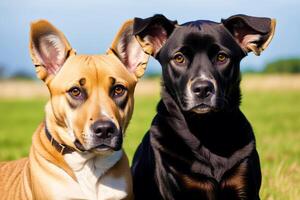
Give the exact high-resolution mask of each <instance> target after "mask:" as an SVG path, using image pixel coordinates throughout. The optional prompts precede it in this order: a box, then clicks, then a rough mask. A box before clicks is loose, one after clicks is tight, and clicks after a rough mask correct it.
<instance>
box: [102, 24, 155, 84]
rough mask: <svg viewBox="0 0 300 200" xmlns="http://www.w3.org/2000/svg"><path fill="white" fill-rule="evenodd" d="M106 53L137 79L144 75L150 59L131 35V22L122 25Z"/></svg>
mask: <svg viewBox="0 0 300 200" xmlns="http://www.w3.org/2000/svg"><path fill="white" fill-rule="evenodd" d="M107 53H108V54H115V55H116V56H117V57H118V58H119V59H120V61H121V62H122V63H123V64H124V66H125V67H126V68H127V69H128V71H129V72H131V73H133V74H134V75H135V76H136V77H137V78H140V77H142V76H143V75H144V73H145V70H146V67H147V63H148V60H149V57H150V56H149V55H148V54H146V53H145V52H144V51H143V49H142V48H141V46H140V45H139V43H138V41H137V40H136V38H135V36H134V35H133V20H128V21H126V22H125V23H124V24H123V25H122V27H121V28H120V30H119V32H118V33H117V35H116V36H115V38H114V40H113V42H112V45H111V47H110V48H109V49H108V51H107Z"/></svg>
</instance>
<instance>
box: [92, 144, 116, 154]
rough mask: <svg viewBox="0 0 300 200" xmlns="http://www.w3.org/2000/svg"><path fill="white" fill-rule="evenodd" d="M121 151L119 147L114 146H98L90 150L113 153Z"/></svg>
mask: <svg viewBox="0 0 300 200" xmlns="http://www.w3.org/2000/svg"><path fill="white" fill-rule="evenodd" d="M120 149H121V146H119V145H116V146H108V145H105V144H101V145H98V146H96V147H94V148H92V149H91V151H93V152H114V151H119V150H120Z"/></svg>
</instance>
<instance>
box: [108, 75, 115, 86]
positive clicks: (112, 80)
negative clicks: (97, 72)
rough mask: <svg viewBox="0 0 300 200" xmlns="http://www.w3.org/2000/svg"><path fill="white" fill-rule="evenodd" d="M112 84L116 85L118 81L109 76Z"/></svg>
mask: <svg viewBox="0 0 300 200" xmlns="http://www.w3.org/2000/svg"><path fill="white" fill-rule="evenodd" d="M109 79H110V81H111V84H112V85H114V84H115V83H116V79H115V78H114V77H109Z"/></svg>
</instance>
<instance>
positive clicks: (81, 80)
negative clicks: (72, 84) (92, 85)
mask: <svg viewBox="0 0 300 200" xmlns="http://www.w3.org/2000/svg"><path fill="white" fill-rule="evenodd" d="M85 83H86V79H85V78H81V79H80V80H79V84H80V86H84V85H85Z"/></svg>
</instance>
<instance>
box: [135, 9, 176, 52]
mask: <svg viewBox="0 0 300 200" xmlns="http://www.w3.org/2000/svg"><path fill="white" fill-rule="evenodd" d="M176 25H177V21H171V20H169V19H168V18H166V17H165V16H164V15H159V14H157V15H154V16H153V17H149V18H145V19H141V18H134V25H133V34H134V35H135V36H136V38H137V40H138V42H139V43H140V45H141V47H142V48H143V50H144V51H145V52H146V53H147V54H150V55H152V56H154V57H156V55H157V53H158V52H159V50H160V49H161V47H162V46H163V45H164V44H165V42H166V41H167V39H168V37H169V36H170V35H171V33H172V32H173V30H174V28H175V26H176Z"/></svg>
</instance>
